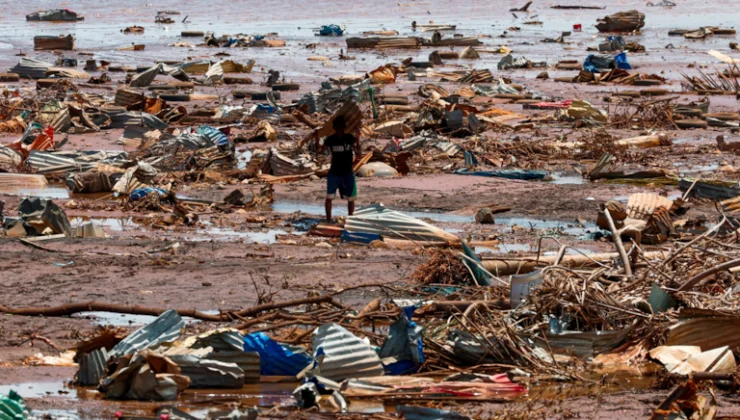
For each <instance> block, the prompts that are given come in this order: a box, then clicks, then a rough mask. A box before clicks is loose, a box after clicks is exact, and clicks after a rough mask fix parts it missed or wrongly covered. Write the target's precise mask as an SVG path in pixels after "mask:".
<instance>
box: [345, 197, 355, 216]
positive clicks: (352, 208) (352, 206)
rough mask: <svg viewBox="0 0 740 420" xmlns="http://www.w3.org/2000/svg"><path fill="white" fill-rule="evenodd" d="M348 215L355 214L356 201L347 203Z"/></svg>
mask: <svg viewBox="0 0 740 420" xmlns="http://www.w3.org/2000/svg"><path fill="white" fill-rule="evenodd" d="M347 214H349V215H350V216H352V215H353V214H355V200H350V201H347Z"/></svg>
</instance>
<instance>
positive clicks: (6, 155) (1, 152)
mask: <svg viewBox="0 0 740 420" xmlns="http://www.w3.org/2000/svg"><path fill="white" fill-rule="evenodd" d="M22 163H23V158H22V157H21V155H20V154H19V153H18V152H16V151H15V150H13V149H11V148H10V147H6V146H0V168H5V170H11V169H17V168H20V166H21V164H22Z"/></svg>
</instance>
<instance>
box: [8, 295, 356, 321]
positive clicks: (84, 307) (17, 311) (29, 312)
mask: <svg viewBox="0 0 740 420" xmlns="http://www.w3.org/2000/svg"><path fill="white" fill-rule="evenodd" d="M317 303H329V304H332V305H334V306H336V307H338V308H344V307H343V306H342V305H341V304H340V303H338V302H336V301H334V295H333V294H330V295H324V296H315V297H309V298H303V299H296V300H289V301H285V302H275V303H265V304H262V305H257V306H253V307H251V308H249V309H243V310H240V311H231V312H221V313H220V314H207V313H204V312H200V311H196V310H194V309H177V313H178V314H180V316H188V317H191V318H194V319H198V320H201V321H212V322H227V321H231V320H233V319H235V318H244V317H250V316H255V315H258V314H260V313H262V312H267V311H271V310H275V309H282V308H288V307H291V306H300V305H310V304H317ZM168 309H169V308H152V307H146V306H126V305H117V304H114V303H105V302H83V303H71V304H67V305H61V306H52V307H48V308H33V307H30V308H9V307H7V306H0V313H6V314H11V315H24V316H46V317H58V316H70V315H74V314H77V313H80V312H91V311H95V312H113V313H119V314H133V315H151V316H159V315H160V314H162V313H163V312H165V311H167V310H168Z"/></svg>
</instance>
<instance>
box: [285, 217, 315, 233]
mask: <svg viewBox="0 0 740 420" xmlns="http://www.w3.org/2000/svg"><path fill="white" fill-rule="evenodd" d="M323 221H324V218H319V217H301V218H299V219H295V220H288V221H286V222H285V225H286V226H291V227H293V229H296V230H298V231H299V232H308V231H310V230H311V228H312V227H313V226H315V225H318V224H319V223H321V222H323Z"/></svg>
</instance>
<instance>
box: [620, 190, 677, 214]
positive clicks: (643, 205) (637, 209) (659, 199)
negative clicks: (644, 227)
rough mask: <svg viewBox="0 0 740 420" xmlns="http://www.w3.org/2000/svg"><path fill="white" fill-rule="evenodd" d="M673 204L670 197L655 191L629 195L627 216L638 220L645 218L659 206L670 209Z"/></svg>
mask: <svg viewBox="0 0 740 420" xmlns="http://www.w3.org/2000/svg"><path fill="white" fill-rule="evenodd" d="M672 205H673V201H671V200H670V199H669V198H668V197H663V196H660V195H658V194H655V193H637V194H632V195H630V196H629V199H628V200H627V217H629V218H631V219H637V220H645V219H647V218H648V217H650V215H651V214H653V212H654V211H655V209H657V208H658V207H665V208H666V209H670V208H671V206H672Z"/></svg>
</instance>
